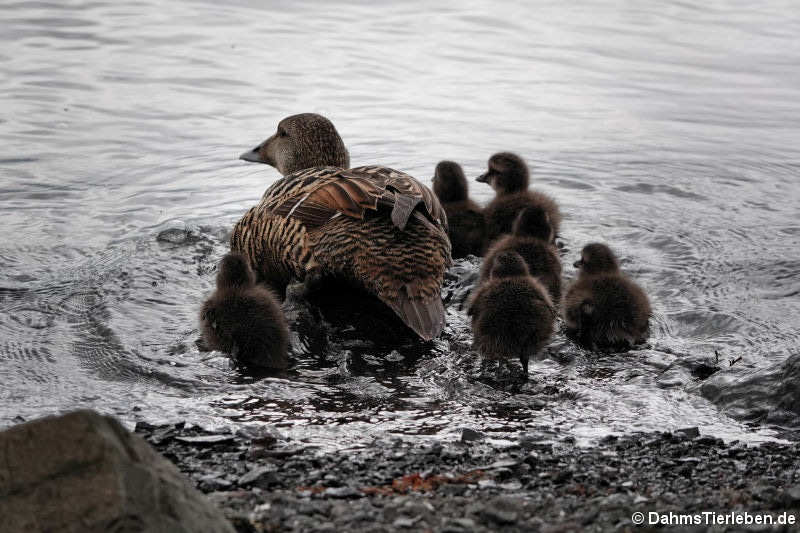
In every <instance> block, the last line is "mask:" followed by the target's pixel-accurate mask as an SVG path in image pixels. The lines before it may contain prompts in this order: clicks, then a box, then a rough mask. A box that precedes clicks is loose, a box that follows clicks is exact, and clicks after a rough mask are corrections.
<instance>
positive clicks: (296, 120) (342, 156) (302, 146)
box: [239, 113, 350, 176]
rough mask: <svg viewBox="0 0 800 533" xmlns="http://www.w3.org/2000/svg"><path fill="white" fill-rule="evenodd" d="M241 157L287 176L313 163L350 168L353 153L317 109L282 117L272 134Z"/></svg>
mask: <svg viewBox="0 0 800 533" xmlns="http://www.w3.org/2000/svg"><path fill="white" fill-rule="evenodd" d="M239 159H244V160H245V161H252V162H253V163H266V164H267V165H272V166H273V167H275V168H277V169H278V172H280V173H281V174H283V175H284V176H286V175H288V174H291V173H292V172H297V171H298V170H303V169H305V168H311V167H324V166H332V167H341V168H350V155H349V154H348V153H347V148H345V146H344V142H343V141H342V138H341V137H339V133H338V132H337V131H336V128H335V127H334V126H333V123H332V122H331V121H330V120H328V119H327V118H325V117H323V116H322V115H317V114H315V113H301V114H299V115H292V116H291V117H286V118H285V119H283V120H281V121H280V122H279V123H278V130H277V131H276V132H275V133H274V134H273V135H272V137H270V138H269V139H267V140H266V141H264V142H262V143H261V144H259V145H258V146H256V147H255V148H253V149H252V150H248V151H247V152H245V153H243V154H242V155H240V156H239Z"/></svg>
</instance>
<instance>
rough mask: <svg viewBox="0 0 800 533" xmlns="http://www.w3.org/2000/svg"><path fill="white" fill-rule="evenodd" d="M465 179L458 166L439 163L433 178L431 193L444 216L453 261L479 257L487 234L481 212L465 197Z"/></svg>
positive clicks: (448, 162) (445, 162)
mask: <svg viewBox="0 0 800 533" xmlns="http://www.w3.org/2000/svg"><path fill="white" fill-rule="evenodd" d="M468 187H469V185H468V184H467V178H466V176H464V171H463V170H462V169H461V165H459V164H458V163H454V162H453V161H441V162H440V163H439V164H438V165H436V171H435V172H434V175H433V192H434V193H436V196H437V197H438V198H439V201H440V202H441V203H442V207H443V208H444V210H445V212H446V213H447V224H448V230H447V235H448V236H449V237H450V245H451V247H452V254H453V258H454V259H455V258H459V257H466V256H468V255H470V254H471V255H481V252H482V251H483V246H484V242H483V241H484V238H485V234H486V220H485V219H484V217H483V210H482V209H481V208H480V207H479V206H478V204H476V203H475V202H473V201H472V200H470V199H469V197H468V196H467V190H468Z"/></svg>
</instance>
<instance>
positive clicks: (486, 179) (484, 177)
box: [476, 152, 561, 246]
mask: <svg viewBox="0 0 800 533" xmlns="http://www.w3.org/2000/svg"><path fill="white" fill-rule="evenodd" d="M488 166H489V169H488V170H487V171H486V173H484V174H481V175H480V176H478V177H477V178H476V179H477V181H478V182H480V183H488V184H489V185H490V186H491V187H492V189H494V190H495V193H496V196H495V198H494V200H492V201H491V202H489V205H487V206H486V208H485V209H484V211H483V214H484V215H485V217H486V245H487V246H488V245H490V244H491V243H492V242H494V240H495V239H497V238H498V237H499V236H500V235H503V234H504V233H511V225H512V224H513V223H514V219H515V218H517V213H519V212H520V211H521V210H522V209H523V208H525V207H527V206H539V207H541V208H542V209H544V210H545V212H547V216H548V217H549V219H550V225H551V226H552V227H553V238H555V237H556V236H557V235H559V230H560V229H561V212H560V211H559V209H558V205H557V204H556V202H555V200H553V199H552V198H551V197H549V196H548V195H546V194H544V193H541V192H538V191H529V190H528V184H529V182H530V174H529V172H528V165H526V164H525V161H523V160H522V158H521V157H520V156H518V155H517V154H512V153H511V152H500V153H497V154H494V155H493V156H492V157H490V158H489V165H488Z"/></svg>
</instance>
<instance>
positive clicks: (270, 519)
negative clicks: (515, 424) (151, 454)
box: [136, 423, 800, 533]
mask: <svg viewBox="0 0 800 533" xmlns="http://www.w3.org/2000/svg"><path fill="white" fill-rule="evenodd" d="M136 432H137V433H139V434H140V435H142V436H143V437H144V438H145V439H147V440H148V441H149V442H150V443H151V444H153V445H154V446H155V447H156V449H157V450H158V451H160V452H161V453H162V454H164V455H165V456H166V457H167V458H168V459H169V460H171V461H173V462H174V463H175V464H176V465H177V466H178V467H179V468H180V469H181V470H182V471H183V472H184V473H185V474H187V475H188V476H189V477H190V478H191V479H192V480H193V481H194V483H195V484H196V485H197V487H198V488H199V489H200V490H202V491H203V492H205V493H207V494H208V496H209V497H210V498H211V499H212V501H214V502H215V503H216V504H217V505H218V506H219V507H220V508H221V509H222V510H223V511H224V512H225V514H226V515H227V516H228V518H229V519H230V520H231V521H232V522H233V524H234V525H235V527H236V528H237V530H238V531H240V532H262V531H331V532H333V531H403V530H406V531H437V532H451V533H458V532H467V531H541V532H560V531H647V530H658V531H797V530H798V526H797V523H796V522H795V525H772V526H764V525H760V526H759V525H744V524H740V525H737V524H735V523H730V522H729V523H728V524H720V523H717V524H716V525H713V524H711V525H706V524H700V525H680V524H673V525H668V526H656V525H648V523H647V521H648V520H649V519H650V518H649V517H650V516H651V515H649V513H650V512H658V513H660V516H661V517H662V519H663V516H664V515H665V514H667V513H670V512H672V513H675V514H691V513H702V512H706V511H713V512H715V513H718V514H723V515H724V514H727V513H731V512H736V513H740V514H743V513H744V512H745V511H747V512H749V513H751V514H755V513H767V514H771V515H773V516H774V517H775V520H776V521H777V520H778V518H779V516H780V515H781V514H782V513H788V514H789V515H793V516H794V518H795V520H800V461H798V453H799V452H800V443H798V442H793V443H765V444H761V445H758V446H753V445H745V444H742V443H740V442H737V441H733V442H728V443H725V442H723V441H722V440H721V439H717V438H714V437H711V436H707V435H701V434H700V432H699V431H698V430H697V428H687V429H685V430H681V431H677V432H674V433H647V434H633V435H627V436H624V437H615V436H609V437H605V438H604V439H602V440H601V441H600V442H599V443H598V444H597V445H596V446H594V447H591V448H584V447H578V446H576V445H575V444H574V441H573V440H572V439H570V438H569V437H568V438H566V439H563V440H557V441H552V440H543V439H542V438H541V436H537V435H534V434H531V435H530V436H525V437H522V438H521V439H519V440H517V441H503V440H495V439H492V438H489V436H487V435H484V434H482V433H480V432H477V431H474V430H471V429H469V428H463V430H462V436H461V441H459V442H439V441H436V440H433V439H432V440H431V441H430V442H428V443H422V444H420V443H414V444H411V443H408V442H404V441H402V440H400V439H393V438H387V439H383V440H375V441H373V442H372V443H370V444H369V445H366V446H363V447H360V448H357V449H348V450H342V451H337V452H332V453H323V452H322V451H321V450H320V449H318V448H316V447H313V446H310V445H308V444H306V443H303V442H300V441H294V440H289V439H287V438H286V437H284V436H282V435H280V434H278V433H274V432H271V431H270V430H266V429H264V428H254V427H244V428H242V429H240V430H238V431H237V433H236V434H213V433H208V432H206V431H204V430H202V429H200V428H198V427H188V426H184V425H183V424H177V425H166V426H153V425H149V424H145V423H139V424H138V425H137V427H136ZM637 511H638V512H641V513H644V516H645V524H644V525H641V526H640V525H637V524H634V522H633V519H634V517H633V514H634V513H635V512H637ZM722 520H723V519H719V520H718V521H717V522H721V521H722Z"/></svg>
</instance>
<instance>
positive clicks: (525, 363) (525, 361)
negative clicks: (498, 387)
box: [519, 353, 530, 380]
mask: <svg viewBox="0 0 800 533" xmlns="http://www.w3.org/2000/svg"><path fill="white" fill-rule="evenodd" d="M529 360H530V356H529V355H528V354H527V353H521V354H519V362H520V363H522V376H523V377H524V378H525V379H526V380H527V379H528V361H529Z"/></svg>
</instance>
